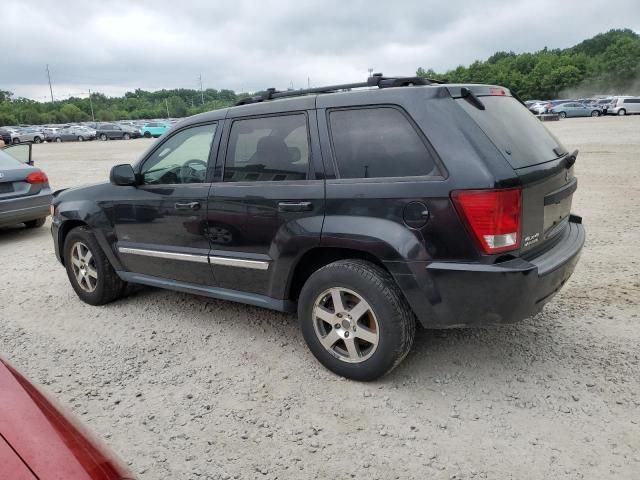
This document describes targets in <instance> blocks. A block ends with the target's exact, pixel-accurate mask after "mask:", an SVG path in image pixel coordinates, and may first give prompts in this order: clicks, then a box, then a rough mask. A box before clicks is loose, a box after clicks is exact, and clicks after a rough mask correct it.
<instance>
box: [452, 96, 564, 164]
mask: <svg viewBox="0 0 640 480" xmlns="http://www.w3.org/2000/svg"><path fill="white" fill-rule="evenodd" d="M479 98H480V100H481V101H482V103H483V104H484V106H485V109H484V110H480V109H478V108H476V107H474V106H473V105H471V103H469V102H467V101H466V100H464V99H462V98H461V99H458V100H457V103H458V105H460V107H462V108H463V109H464V111H465V112H467V113H468V114H469V116H471V118H473V120H475V122H476V123H477V124H478V125H479V126H480V128H481V129H482V130H483V131H484V133H485V134H486V135H487V136H488V137H489V139H490V140H491V141H492V142H493V143H494V144H495V146H496V147H497V148H498V149H499V150H500V151H501V152H502V154H503V155H504V156H505V158H506V159H507V161H508V162H509V163H510V164H511V166H512V167H513V168H521V167H527V166H530V165H536V164H538V163H544V162H548V161H549V160H554V159H556V158H558V154H557V153H556V152H554V148H555V149H558V148H559V149H560V150H562V151H564V150H565V149H564V147H562V145H561V144H560V142H558V140H557V139H556V138H555V137H554V136H553V135H552V134H551V133H550V132H549V130H547V129H546V127H545V126H544V125H543V124H542V122H541V121H540V120H538V119H537V118H536V117H535V116H534V115H531V113H530V112H529V111H528V110H527V109H526V108H525V107H524V106H522V104H520V102H518V101H517V100H516V99H515V98H513V97H509V96H481V97H479Z"/></svg>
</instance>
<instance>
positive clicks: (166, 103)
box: [164, 98, 169, 118]
mask: <svg viewBox="0 0 640 480" xmlns="http://www.w3.org/2000/svg"><path fill="white" fill-rule="evenodd" d="M164 105H165V107H167V118H169V102H167V99H166V98H165V99H164Z"/></svg>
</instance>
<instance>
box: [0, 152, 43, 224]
mask: <svg viewBox="0 0 640 480" xmlns="http://www.w3.org/2000/svg"><path fill="white" fill-rule="evenodd" d="M51 198H52V196H51V188H50V187H49V179H48V178H47V175H46V174H45V173H44V172H43V171H42V170H40V169H39V168H36V167H34V166H33V160H32V159H31V144H23V145H13V146H8V147H4V148H3V149H2V150H0V226H6V225H14V224H18V223H24V224H25V225H26V226H27V228H37V227H41V226H42V225H44V222H45V221H46V219H47V216H48V215H49V204H50V203H51Z"/></svg>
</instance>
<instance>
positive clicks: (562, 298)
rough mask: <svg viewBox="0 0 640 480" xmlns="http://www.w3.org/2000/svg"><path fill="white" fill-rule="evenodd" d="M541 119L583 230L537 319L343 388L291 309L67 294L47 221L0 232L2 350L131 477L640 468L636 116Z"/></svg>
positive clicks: (540, 474) (421, 341)
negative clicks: (572, 170) (94, 301)
mask: <svg viewBox="0 0 640 480" xmlns="http://www.w3.org/2000/svg"><path fill="white" fill-rule="evenodd" d="M548 126H549V127H550V129H551V130H552V131H553V132H554V133H555V134H556V135H558V136H559V137H560V138H561V139H562V141H563V142H564V143H565V145H566V146H567V147H568V148H579V149H580V151H581V153H580V156H579V158H578V162H577V164H576V165H577V167H576V168H577V175H578V177H579V181H580V188H579V189H578V192H577V194H576V196H575V197H574V211H575V212H576V213H578V214H581V215H583V216H584V219H585V224H586V228H587V233H588V239H587V245H586V247H585V250H584V253H583V256H582V260H581V262H580V263H579V265H578V267H577V270H576V272H575V275H574V276H573V278H572V279H571V281H570V282H569V283H568V284H567V286H566V287H565V288H564V290H563V291H562V292H561V293H560V294H559V295H558V296H557V297H556V298H555V300H554V301H553V302H552V303H551V304H549V305H548V306H547V307H546V308H545V310H544V311H543V312H542V313H541V314H539V315H538V316H536V317H535V318H532V319H530V320H527V321H524V322H522V323H520V324H518V325H515V326H510V327H503V328H487V329H479V330H462V329H461V330H450V331H425V330H420V331H419V332H418V336H417V339H416V343H415V346H414V349H413V351H412V353H411V354H410V355H409V356H408V357H407V358H406V360H405V361H404V363H403V364H402V365H401V366H400V367H399V368H398V369H397V370H395V371H394V372H393V373H392V374H391V375H389V376H388V377H385V378H384V379H383V380H381V381H378V382H376V383H372V384H361V383H355V382H351V381H346V380H343V379H341V378H338V377H336V376H334V375H333V374H331V373H329V372H328V371H326V370H324V369H323V368H322V367H321V366H320V365H319V364H318V363H317V362H316V361H315V359H314V358H313V357H312V355H311V354H310V353H309V351H308V350H307V348H306V346H305V344H304V342H303V339H302V337H301V335H300V333H299V331H298V327H297V324H296V321H295V319H294V318H293V317H292V316H289V315H283V314H278V313H274V312H270V311H267V310H261V309H258V308H251V307H246V306H242V305H238V304H233V303H228V302H223V301H215V300H211V299H206V298H199V297H195V296H191V295H186V294H181V293H173V292H168V291H160V290H152V289H147V290H144V291H142V292H140V293H138V294H136V295H134V296H132V297H129V298H127V299H124V300H122V301H118V302H116V303H113V304H111V305H108V306H105V307H100V308H98V307H90V306H88V305H85V304H82V303H81V302H80V301H79V300H78V299H77V297H76V295H75V294H74V292H73V290H72V289H71V287H70V286H69V284H68V281H67V278H66V275H65V272H64V270H63V268H62V267H61V266H60V265H59V264H58V263H57V261H56V259H55V257H54V254H53V252H52V243H51V238H50V235H49V231H48V228H46V227H45V228H42V229H39V230H35V231H34V230H31V231H27V230H24V229H22V228H13V229H9V228H5V229H0V254H1V257H2V263H1V272H2V283H1V284H0V299H1V301H0V354H2V355H3V356H5V357H6V358H8V359H10V360H11V361H12V362H13V363H14V364H15V365H16V366H18V367H19V368H21V369H22V370H23V371H24V372H25V373H26V374H27V375H28V376H29V377H31V378H32V379H33V380H34V381H36V382H39V383H41V384H43V385H45V386H46V388H47V389H48V390H49V391H50V392H52V393H53V394H54V395H55V396H56V397H58V398H59V399H60V400H61V402H62V403H63V404H66V405H67V406H69V407H70V408H71V409H72V410H73V411H74V412H75V413H76V414H77V415H79V416H80V418H81V419H82V420H83V421H85V422H86V423H87V424H88V425H89V426H90V427H91V428H92V429H93V430H94V431H96V432H98V433H99V434H101V435H103V436H104V437H106V439H107V442H108V443H109V444H110V445H111V446H113V447H114V449H116V450H117V451H118V452H119V453H120V454H121V456H122V457H123V458H125V459H127V460H128V461H129V462H130V464H131V466H132V468H133V470H134V471H135V472H136V473H137V474H138V475H139V476H140V478H142V479H161V478H162V479H171V480H174V479H226V478H243V479H248V478H265V479H274V478H280V479H283V478H291V479H293V478H296V479H297V478H367V479H374V478H379V479H392V478H402V479H405V478H421V479H422V478H430V479H431V478H434V479H441V478H442V479H451V478H456V479H458V478H465V479H468V478H490V479H507V478H513V479H518V480H520V479H529V478H531V479H543V478H544V479H558V478H562V479H565V478H568V479H583V478H584V479H604V478H616V479H637V478H640V473H639V472H640V363H639V356H640V347H639V346H638V345H639V340H640V328H639V326H640V325H639V321H640V319H639V318H638V316H639V315H640V249H639V248H638V246H639V245H640V215H639V213H638V212H640V188H638V185H640V173H639V172H640V116H638V117H631V118H630V117H625V118H616V117H608V118H586V119H570V120H564V121H561V122H554V123H549V124H548ZM150 143H151V142H150V141H147V140H132V141H128V142H127V141H119V142H117V141H113V142H105V143H102V142H93V143H84V144H82V143H77V144H49V145H37V146H36V147H35V159H36V162H37V164H38V165H39V166H41V167H42V168H44V170H45V171H46V172H47V173H48V174H49V176H50V179H51V181H52V184H53V186H54V187H55V188H61V187H66V186H70V185H78V184H82V183H89V182H95V181H102V180H104V179H106V178H107V176H108V170H109V167H110V165H112V164H114V163H119V162H124V161H133V160H135V158H136V157H137V155H138V154H139V153H140V152H141V151H142V150H143V149H144V148H146V146H148V145H149V144H150Z"/></svg>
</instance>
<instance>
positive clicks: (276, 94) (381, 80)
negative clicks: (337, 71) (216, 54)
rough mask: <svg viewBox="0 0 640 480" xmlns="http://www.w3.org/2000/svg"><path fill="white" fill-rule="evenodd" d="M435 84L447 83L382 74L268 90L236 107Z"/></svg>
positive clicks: (245, 99) (246, 99)
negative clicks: (354, 90)
mask: <svg viewBox="0 0 640 480" xmlns="http://www.w3.org/2000/svg"><path fill="white" fill-rule="evenodd" d="M433 83H445V82H443V81H441V80H433V79H430V78H423V77H385V76H383V75H382V73H374V74H373V75H372V76H370V77H369V78H367V81H366V82H360V83H345V84H342V85H329V86H326V87H315V88H303V89H300V90H285V91H278V90H276V89H275V88H267V90H266V91H264V92H262V93H261V94H260V95H256V96H254V97H248V98H243V99H242V100H240V101H239V102H238V103H236V105H247V104H250V103H258V102H264V101H265V100H275V99H278V98H286V97H302V96H304V95H309V94H313V93H333V92H339V91H344V90H351V89H352V88H364V87H378V88H389V87H409V86H413V85H431V84H433Z"/></svg>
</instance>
